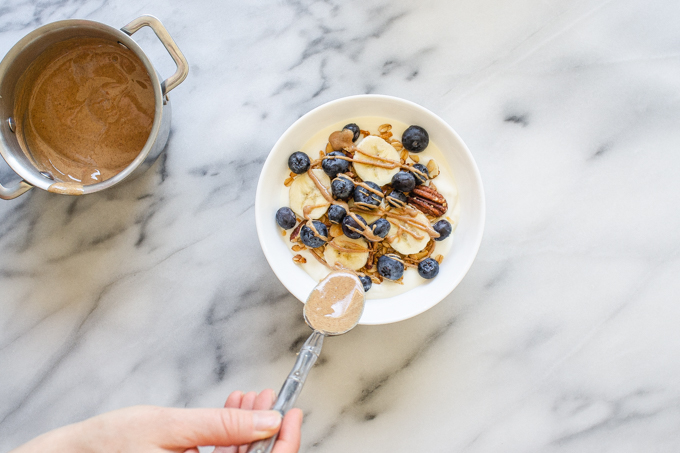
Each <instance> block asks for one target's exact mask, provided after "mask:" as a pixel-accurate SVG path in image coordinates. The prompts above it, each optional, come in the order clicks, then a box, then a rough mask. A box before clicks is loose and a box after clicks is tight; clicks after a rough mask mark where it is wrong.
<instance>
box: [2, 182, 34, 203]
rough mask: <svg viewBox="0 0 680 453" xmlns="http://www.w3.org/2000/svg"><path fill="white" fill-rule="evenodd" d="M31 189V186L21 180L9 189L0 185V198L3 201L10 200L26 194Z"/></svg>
mask: <svg viewBox="0 0 680 453" xmlns="http://www.w3.org/2000/svg"><path fill="white" fill-rule="evenodd" d="M32 188H33V186H32V185H30V184H29V183H27V182H26V181H23V180H22V181H19V182H18V183H16V184H14V185H12V186H9V187H5V186H3V185H2V184H0V198H2V199H3V200H11V199H12V198H16V197H18V196H19V195H21V194H23V193H25V192H28V191H29V190H31V189H32Z"/></svg>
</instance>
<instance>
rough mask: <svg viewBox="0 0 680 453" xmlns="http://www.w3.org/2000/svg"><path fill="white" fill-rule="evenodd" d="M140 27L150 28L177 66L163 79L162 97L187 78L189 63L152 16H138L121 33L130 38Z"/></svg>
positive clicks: (158, 21)
mask: <svg viewBox="0 0 680 453" xmlns="http://www.w3.org/2000/svg"><path fill="white" fill-rule="evenodd" d="M142 27H151V29H152V30H153V32H154V33H156V36H157V37H158V39H159V40H160V41H161V42H162V43H163V45H164V46H165V49H166V50H167V51H168V53H169V54H170V56H171V57H172V59H173V60H174V61H175V64H176V65H177V70H176V71H175V73H174V74H173V75H171V76H170V77H168V78H167V79H165V80H164V81H163V83H162V84H161V89H162V90H163V96H165V95H166V94H168V93H169V92H170V91H172V89H173V88H175V87H176V86H177V85H179V84H180V83H182V82H183V81H184V79H186V78H187V75H189V63H188V62H187V59H186V58H184V55H183V54H182V51H181V50H179V47H177V44H175V41H174V40H173V39H172V37H171V36H170V33H168V31H167V30H166V29H165V27H164V26H163V24H162V23H161V21H160V20H158V19H157V18H155V17H154V16H140V17H138V18H137V19H135V20H133V21H132V22H130V23H129V24H127V25H126V26H124V27H123V28H121V31H122V32H123V33H125V34H127V35H130V36H132V34H133V33H135V32H137V31H138V30H139V29H140V28H142Z"/></svg>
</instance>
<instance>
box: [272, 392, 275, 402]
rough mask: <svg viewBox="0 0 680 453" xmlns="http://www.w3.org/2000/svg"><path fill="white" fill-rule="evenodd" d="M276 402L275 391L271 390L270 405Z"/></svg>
mask: <svg viewBox="0 0 680 453" xmlns="http://www.w3.org/2000/svg"><path fill="white" fill-rule="evenodd" d="M275 402H276V392H275V391H274V390H272V405H274V403H275Z"/></svg>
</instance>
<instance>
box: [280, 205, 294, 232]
mask: <svg viewBox="0 0 680 453" xmlns="http://www.w3.org/2000/svg"><path fill="white" fill-rule="evenodd" d="M276 223H278V224H279V226H280V227H281V228H283V229H284V230H290V229H291V228H293V227H294V226H295V223H297V219H296V218H295V213H294V212H293V210H292V209H290V208H288V207H283V208H280V209H279V210H278V211H276Z"/></svg>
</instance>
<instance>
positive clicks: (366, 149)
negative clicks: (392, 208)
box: [354, 135, 400, 186]
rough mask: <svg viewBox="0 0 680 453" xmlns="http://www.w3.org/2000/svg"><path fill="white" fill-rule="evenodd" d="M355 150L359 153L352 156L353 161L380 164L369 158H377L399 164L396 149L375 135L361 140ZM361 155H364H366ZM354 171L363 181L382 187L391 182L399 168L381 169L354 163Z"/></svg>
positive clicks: (376, 160)
mask: <svg viewBox="0 0 680 453" xmlns="http://www.w3.org/2000/svg"><path fill="white" fill-rule="evenodd" d="M357 148H358V149H359V150H360V151H361V153H359V152H357V153H356V154H355V155H354V158H355V159H359V160H363V161H366V162H381V161H380V160H379V159H374V158H371V157H370V156H377V157H381V158H383V159H389V160H391V161H394V162H399V153H398V152H397V150H396V149H394V146H392V145H390V144H389V143H387V142H386V141H385V140H383V139H382V138H380V137H376V136H375V135H369V136H368V137H366V138H365V139H363V140H362V141H361V142H360V143H359V145H358V146H357ZM362 153H365V154H366V155H364V154H362ZM354 170H355V171H356V172H357V175H359V177H360V178H361V179H363V180H364V181H373V182H374V183H376V184H377V185H379V186H384V185H385V184H389V183H390V182H392V176H394V175H396V174H397V173H398V172H399V170H400V169H399V167H397V168H383V167H376V166H375V165H367V164H357V163H356V162H355V163H354Z"/></svg>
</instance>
